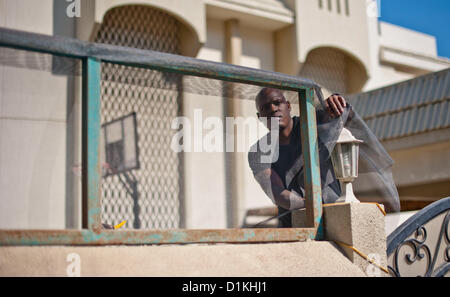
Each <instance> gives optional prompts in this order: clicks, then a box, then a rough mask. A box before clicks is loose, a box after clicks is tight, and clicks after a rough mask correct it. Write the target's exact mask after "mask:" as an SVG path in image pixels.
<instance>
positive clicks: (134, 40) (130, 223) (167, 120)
mask: <svg viewBox="0 0 450 297" xmlns="http://www.w3.org/2000/svg"><path fill="white" fill-rule="evenodd" d="M178 28H179V24H178V22H177V21H176V20H175V19H174V18H173V17H171V16H169V15H168V14H166V13H164V12H161V11H159V10H157V9H153V8H150V7H146V6H137V5H136V6H125V7H120V8H115V9H112V10H111V11H109V12H108V13H107V14H106V15H105V18H104V22H103V23H102V26H101V28H100V30H99V32H98V36H97V39H96V42H100V43H108V44H114V45H121V46H128V47H134V48H140V49H148V50H156V51H162V52H168V53H175V54H177V53H178V40H179V38H178ZM147 82H151V86H150V84H149V83H147ZM180 85H181V80H180V77H179V76H176V75H171V74H166V73H161V72H158V71H152V70H146V69H140V68H134V67H127V66H122V65H114V64H109V63H103V64H102V106H101V116H102V123H107V122H110V121H112V120H114V119H117V118H120V117H122V116H124V115H127V114H130V113H131V112H135V113H136V119H137V121H136V122H137V127H136V129H137V133H138V141H137V146H138V149H139V152H140V154H139V158H140V159H139V163H140V168H139V169H138V170H132V171H130V172H126V173H121V174H116V175H113V176H108V177H105V178H104V180H103V184H102V194H103V198H102V220H103V222H104V223H109V224H117V223H119V222H121V221H123V220H127V225H126V227H127V228H158V229H165V228H178V227H179V222H180V214H179V204H180V203H179V199H180V198H179V197H180V187H179V181H180V174H179V172H180V171H181V170H180V166H181V163H180V160H179V156H178V155H177V154H176V153H175V152H173V151H172V150H171V149H170V141H171V138H172V134H170V133H167V131H171V129H170V124H171V120H172V119H173V118H174V117H176V116H177V114H178V112H179V104H178V102H179V94H180V90H179V88H180Z"/></svg>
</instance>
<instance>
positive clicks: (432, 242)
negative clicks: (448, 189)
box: [387, 197, 450, 277]
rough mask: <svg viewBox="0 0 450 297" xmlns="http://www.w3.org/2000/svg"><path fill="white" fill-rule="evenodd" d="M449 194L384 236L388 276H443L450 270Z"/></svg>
mask: <svg viewBox="0 0 450 297" xmlns="http://www.w3.org/2000/svg"><path fill="white" fill-rule="evenodd" d="M449 222H450V197H448V198H444V199H441V200H438V201H436V202H434V203H432V204H430V205H428V206H427V207H425V208H424V209H422V210H420V211H419V212H417V213H416V214H414V215H413V216H412V217H410V218H409V219H408V220H407V221H405V222H404V223H403V224H402V225H400V226H399V227H398V228H397V229H395V230H394V232H392V233H391V234H390V235H389V236H388V238H387V256H388V265H389V266H388V269H389V272H390V273H391V275H392V276H396V277H401V276H427V277H430V276H436V277H440V276H446V275H448V274H449V273H450V233H449Z"/></svg>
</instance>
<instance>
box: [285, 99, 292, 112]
mask: <svg viewBox="0 0 450 297" xmlns="http://www.w3.org/2000/svg"><path fill="white" fill-rule="evenodd" d="M286 103H287V105H288V109H289V111H291V102H289V101H286Z"/></svg>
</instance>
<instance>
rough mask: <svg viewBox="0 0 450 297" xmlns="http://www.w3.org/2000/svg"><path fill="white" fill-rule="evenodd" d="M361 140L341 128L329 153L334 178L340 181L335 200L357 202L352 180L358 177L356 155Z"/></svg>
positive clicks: (357, 154)
mask: <svg viewBox="0 0 450 297" xmlns="http://www.w3.org/2000/svg"><path fill="white" fill-rule="evenodd" d="M360 143H362V141H361V140H359V139H356V138H355V137H354V136H353V135H352V133H351V132H350V131H349V130H348V129H346V128H343V129H342V132H341V134H340V135H339V138H338V140H337V141H336V146H335V147H334V150H333V152H332V154H331V161H332V162H333V167H334V172H335V174H336V178H337V179H339V181H340V182H341V188H342V194H341V197H340V198H339V199H338V200H337V201H336V202H359V200H358V199H357V198H356V197H355V194H354V193H353V186H352V182H353V181H354V180H355V178H357V177H358V156H359V144H360Z"/></svg>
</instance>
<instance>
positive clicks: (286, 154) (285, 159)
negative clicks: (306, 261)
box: [248, 117, 341, 228]
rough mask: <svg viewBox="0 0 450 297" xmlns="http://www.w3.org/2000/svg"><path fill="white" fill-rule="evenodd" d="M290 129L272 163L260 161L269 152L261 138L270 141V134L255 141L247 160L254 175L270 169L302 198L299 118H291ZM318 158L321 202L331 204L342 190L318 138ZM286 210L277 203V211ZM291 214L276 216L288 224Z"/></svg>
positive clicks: (284, 225) (303, 194)
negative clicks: (263, 145)
mask: <svg viewBox="0 0 450 297" xmlns="http://www.w3.org/2000/svg"><path fill="white" fill-rule="evenodd" d="M292 119H293V121H294V125H293V129H292V132H291V138H290V141H289V144H285V145H283V144H280V145H279V147H278V159H277V160H276V161H275V162H271V163H270V162H261V156H263V155H266V156H267V155H268V154H269V153H264V152H265V151H267V150H261V141H264V142H263V143H270V141H269V140H268V139H270V133H268V134H267V135H266V136H264V137H263V138H261V139H260V140H258V142H257V143H255V144H254V145H253V146H252V147H251V149H250V152H249V153H248V161H249V165H250V168H251V169H252V171H253V175H257V174H258V173H259V172H261V171H263V170H265V169H267V168H272V170H274V171H275V172H276V173H277V174H278V175H279V176H280V178H281V180H282V181H283V184H284V186H285V188H286V189H287V190H289V191H292V190H295V191H296V192H297V193H298V194H300V195H301V196H302V197H305V190H304V183H303V178H304V177H303V157H302V146H301V140H300V119H299V117H293V118H292ZM319 159H320V176H321V183H322V201H323V202H324V203H332V202H334V201H336V200H337V199H338V198H339V196H340V193H341V190H340V185H339V181H338V180H337V179H336V177H335V175H334V169H333V165H332V163H331V159H330V158H329V153H328V152H327V150H326V148H325V146H324V145H323V144H322V143H321V141H320V139H319ZM285 212H289V211H288V210H286V209H284V208H282V207H280V206H278V213H279V214H282V213H285ZM291 226H292V223H291V213H290V212H289V213H287V214H286V215H284V216H282V217H280V218H279V227H285V228H288V227H291Z"/></svg>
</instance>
